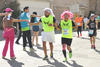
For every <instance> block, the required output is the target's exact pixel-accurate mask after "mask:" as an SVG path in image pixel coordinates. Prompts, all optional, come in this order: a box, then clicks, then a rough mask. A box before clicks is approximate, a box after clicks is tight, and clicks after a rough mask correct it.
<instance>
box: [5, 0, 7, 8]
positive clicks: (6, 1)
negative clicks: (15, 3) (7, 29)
mask: <svg viewBox="0 0 100 67" xmlns="http://www.w3.org/2000/svg"><path fill="white" fill-rule="evenodd" d="M6 7H7V0H5V8H6Z"/></svg>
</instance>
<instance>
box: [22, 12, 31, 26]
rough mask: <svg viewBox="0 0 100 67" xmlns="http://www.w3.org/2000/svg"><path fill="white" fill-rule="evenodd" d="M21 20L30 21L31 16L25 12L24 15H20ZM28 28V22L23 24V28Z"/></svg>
mask: <svg viewBox="0 0 100 67" xmlns="http://www.w3.org/2000/svg"><path fill="white" fill-rule="evenodd" d="M20 19H22V20H30V18H29V14H28V13H26V12H23V13H22V14H21V15H20ZM28 26H29V25H28V22H26V21H23V22H21V28H25V27H28Z"/></svg>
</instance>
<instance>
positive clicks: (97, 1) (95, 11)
mask: <svg viewBox="0 0 100 67" xmlns="http://www.w3.org/2000/svg"><path fill="white" fill-rule="evenodd" d="M97 2H98V0H96V4H95V12H96V11H97Z"/></svg>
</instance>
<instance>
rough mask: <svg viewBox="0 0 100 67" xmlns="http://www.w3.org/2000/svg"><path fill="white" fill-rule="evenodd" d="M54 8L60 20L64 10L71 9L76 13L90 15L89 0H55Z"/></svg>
mask: <svg viewBox="0 0 100 67" xmlns="http://www.w3.org/2000/svg"><path fill="white" fill-rule="evenodd" d="M53 10H54V13H55V15H56V18H57V20H58V21H60V15H61V13H62V12H63V11H64V10H70V11H72V12H73V13H74V14H75V15H76V14H80V15H83V16H84V15H88V13H89V0H54V1H53Z"/></svg>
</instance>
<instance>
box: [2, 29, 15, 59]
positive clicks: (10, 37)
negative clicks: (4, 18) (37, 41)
mask: <svg viewBox="0 0 100 67" xmlns="http://www.w3.org/2000/svg"><path fill="white" fill-rule="evenodd" d="M3 37H4V38H5V40H6V42H5V46H4V49H3V52H2V56H4V57H5V56H6V54H7V51H8V46H9V43H10V57H11V58H13V57H15V54H14V50H13V46H14V38H15V32H14V28H5V29H4V32H3Z"/></svg>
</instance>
